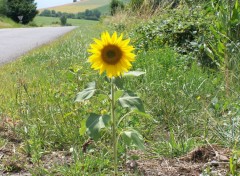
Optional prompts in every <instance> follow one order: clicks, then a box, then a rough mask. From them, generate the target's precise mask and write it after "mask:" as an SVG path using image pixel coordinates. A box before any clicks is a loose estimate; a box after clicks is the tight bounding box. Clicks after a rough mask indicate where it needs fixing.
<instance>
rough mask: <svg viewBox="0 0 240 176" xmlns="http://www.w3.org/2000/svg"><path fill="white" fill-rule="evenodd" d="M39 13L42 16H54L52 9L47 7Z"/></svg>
mask: <svg viewBox="0 0 240 176" xmlns="http://www.w3.org/2000/svg"><path fill="white" fill-rule="evenodd" d="M39 15H40V16H46V17H50V16H52V12H51V11H50V10H48V9H45V10H43V11H42V12H41V13H40V14H39Z"/></svg>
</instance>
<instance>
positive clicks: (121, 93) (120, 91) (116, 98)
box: [109, 90, 124, 101]
mask: <svg viewBox="0 0 240 176" xmlns="http://www.w3.org/2000/svg"><path fill="white" fill-rule="evenodd" d="M123 93H124V91H123V90H117V91H115V93H114V100H116V101H117V100H118V99H119V98H120V97H121V96H122V95H123ZM109 98H110V99H112V95H111V94H110V95H109Z"/></svg>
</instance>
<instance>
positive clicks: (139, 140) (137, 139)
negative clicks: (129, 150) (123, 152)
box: [121, 129, 145, 150]
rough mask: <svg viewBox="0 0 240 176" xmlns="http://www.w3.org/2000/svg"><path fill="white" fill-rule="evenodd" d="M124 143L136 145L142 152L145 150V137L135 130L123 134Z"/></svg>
mask: <svg viewBox="0 0 240 176" xmlns="http://www.w3.org/2000/svg"><path fill="white" fill-rule="evenodd" d="M121 137H122V139H123V141H124V142H125V143H126V144H127V145H128V146H130V145H134V146H136V147H138V148H139V149H141V150H144V149H145V146H144V141H143V137H142V135H141V134H140V133H138V132H137V131H136V130H134V129H127V130H126V131H123V132H122V134H121Z"/></svg>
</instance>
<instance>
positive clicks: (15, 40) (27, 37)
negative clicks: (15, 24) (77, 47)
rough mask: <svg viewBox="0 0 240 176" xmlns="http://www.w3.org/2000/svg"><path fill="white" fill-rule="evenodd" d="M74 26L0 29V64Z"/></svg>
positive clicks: (56, 36)
mask: <svg viewBox="0 0 240 176" xmlns="http://www.w3.org/2000/svg"><path fill="white" fill-rule="evenodd" d="M74 28H75V27H72V26H71V27H40V28H14V29H0V65H2V64H4V63H8V62H11V61H12V60H15V59H17V58H18V57H19V56H21V55H23V54H25V53H26V52H28V51H30V50H32V49H33V48H36V47H39V46H40V45H43V44H45V43H48V42H50V41H52V40H54V39H56V38H58V37H59V36H61V35H63V34H65V33H67V32H69V31H71V30H73V29H74Z"/></svg>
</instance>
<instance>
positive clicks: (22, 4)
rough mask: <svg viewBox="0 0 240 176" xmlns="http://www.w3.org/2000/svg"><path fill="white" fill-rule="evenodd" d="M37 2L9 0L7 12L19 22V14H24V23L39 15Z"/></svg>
mask: <svg viewBox="0 0 240 176" xmlns="http://www.w3.org/2000/svg"><path fill="white" fill-rule="evenodd" d="M37 13H38V11H37V4H36V3H35V2H34V0H7V9H6V14H7V16H8V17H10V18H12V19H13V20H14V21H16V22H19V21H20V20H19V19H18V16H23V19H22V23H23V24H27V23H29V22H30V21H32V20H33V18H34V17H35V16H36V15H37Z"/></svg>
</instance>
